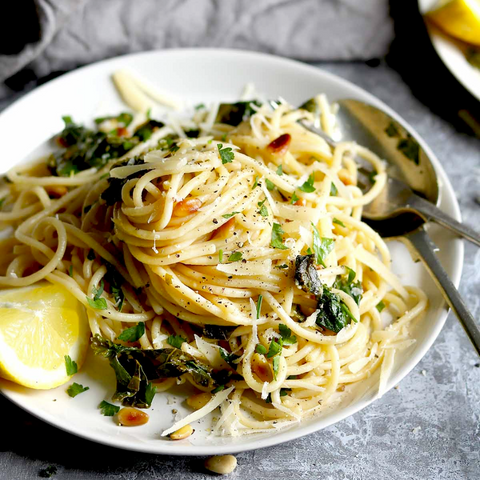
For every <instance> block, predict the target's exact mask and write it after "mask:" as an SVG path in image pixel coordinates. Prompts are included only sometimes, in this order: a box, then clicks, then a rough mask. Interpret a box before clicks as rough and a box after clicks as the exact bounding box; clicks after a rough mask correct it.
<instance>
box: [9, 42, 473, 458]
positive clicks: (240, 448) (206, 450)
mask: <svg viewBox="0 0 480 480" xmlns="http://www.w3.org/2000/svg"><path fill="white" fill-rule="evenodd" d="M192 54H194V55H214V56H215V55H218V56H222V55H226V54H227V55H229V56H230V57H232V56H238V57H243V58H247V59H248V57H250V58H255V59H261V60H264V61H265V62H272V63H277V64H283V65H284V66H286V67H290V68H293V69H296V70H300V71H302V70H303V71H304V72H306V73H308V74H315V75H317V76H318V77H319V80H321V79H322V78H323V79H324V80H325V79H327V80H328V81H331V82H334V83H336V84H338V85H340V86H342V87H345V88H347V89H349V90H350V91H353V92H355V93H358V94H359V95H360V96H361V97H366V98H368V101H369V102H370V103H372V104H373V105H376V106H378V107H380V108H382V109H383V110H384V111H385V112H387V113H388V114H389V115H391V116H392V117H393V118H394V119H395V120H397V121H398V122H399V123H400V124H401V125H403V126H405V127H407V128H408V129H409V130H410V131H411V132H412V133H413V134H414V135H415V137H416V138H417V139H418V141H419V143H420V145H421V147H422V148H423V149H424V150H425V152H426V153H427V155H428V156H429V157H430V158H431V159H432V163H433V165H434V167H435V171H436V173H437V175H438V177H439V180H440V192H443V191H444V190H445V191H446V192H448V194H449V196H450V197H451V198H452V199H453V201H452V203H451V207H452V209H453V216H454V218H456V219H457V220H459V221H460V220H461V214H460V207H459V204H458V201H457V199H456V196H455V193H454V190H453V187H452V185H451V183H450V180H449V179H448V176H447V174H446V172H445V170H444V169H443V167H442V165H441V163H440V161H439V160H438V158H437V157H436V155H435V154H434V153H433V151H432V150H431V149H430V147H429V146H428V145H427V144H426V142H425V141H424V140H423V138H422V137H421V136H420V135H419V134H418V132H417V131H416V130H415V129H414V128H413V127H412V126H411V125H410V124H409V123H408V122H407V121H405V120H404V119H403V118H402V117H400V115H398V114H397V113H396V112H395V111H393V110H392V109H391V108H390V107H389V106H388V105H387V104H385V103H384V102H383V101H382V100H380V99H379V98H377V97H376V96H374V95H372V94H371V93H369V92H368V91H366V90H364V89H363V88H361V87H359V86H357V85H355V84H354V83H352V82H350V81H349V80H346V79H344V78H342V77H340V76H338V75H335V74H333V73H331V72H328V71H325V70H323V69H322V68H319V67H316V66H313V65H308V64H305V63H302V62H299V61H296V60H292V59H288V58H284V57H280V56H277V55H271V54H267V53H260V52H253V51H247V50H237V49H217V48H176V49H168V50H150V51H147V52H137V53H130V54H126V55H120V56H116V57H113V58H109V59H106V60H101V61H98V62H94V63H91V64H88V65H85V66H83V67H80V68H78V69H75V70H73V71H71V72H67V73H65V74H62V75H60V76H59V77H57V78H55V79H53V80H50V81H49V82H46V83H45V84H43V85H41V86H39V87H37V88H34V89H33V90H32V91H30V92H29V93H27V94H25V95H24V96H22V97H21V98H20V99H18V100H17V101H15V102H13V103H12V104H11V105H9V106H8V107H7V108H6V109H5V110H3V111H2V112H1V113H0V121H2V120H3V119H4V118H5V117H8V115H10V112H11V111H14V110H15V109H16V108H18V106H19V105H22V104H23V103H25V102H29V101H30V98H32V97H35V96H38V95H42V94H43V91H44V90H45V89H47V88H52V86H54V85H56V84H57V83H59V82H62V81H64V79H65V78H71V77H73V76H81V75H82V74H83V73H84V72H85V71H88V70H90V69H92V70H93V69H95V68H97V67H99V66H100V65H108V64H109V63H115V62H118V61H119V60H120V59H122V60H125V61H127V62H128V59H130V58H133V57H141V56H145V57H148V56H151V57H155V56H164V55H166V56H169V55H173V56H175V55H192ZM452 242H454V246H456V249H457V255H458V259H457V260H458V261H456V262H455V264H454V267H453V274H452V276H451V279H452V281H453V283H454V284H455V286H456V287H457V288H458V285H459V283H460V278H461V273H462V269H463V263H464V244H463V241H461V240H458V239H452ZM448 313H449V310H448V309H445V308H444V309H442V311H441V312H440V314H439V316H438V318H437V320H436V325H435V328H433V329H432V330H431V332H430V335H429V337H428V339H427V340H425V341H424V344H423V346H422V348H421V349H419V351H418V352H416V353H415V355H412V357H411V358H410V359H408V360H407V361H405V362H404V364H402V365H401V366H400V368H399V369H398V370H397V371H396V372H395V373H394V374H393V375H392V377H390V379H389V382H388V386H387V389H386V390H385V393H386V392H387V391H389V390H390V389H391V388H392V387H393V386H394V385H395V384H396V383H398V382H399V381H401V380H403V379H404V378H405V377H406V376H407V375H408V374H409V373H410V371H411V370H412V369H413V368H414V367H415V366H416V365H417V364H418V363H419V362H420V361H421V360H422V359H423V357H424V356H425V354H426V353H427V352H428V350H429V349H430V348H431V346H432V344H433V343H434V341H435V340H436V339H437V337H438V335H439V333H440V331H441V330H442V328H443V326H444V324H445V321H446V318H447V315H448ZM0 380H1V379H0ZM0 394H2V396H4V397H5V398H7V399H8V400H10V401H11V402H12V403H14V404H15V405H17V406H18V407H20V408H22V409H23V410H25V411H27V412H28V413H30V414H32V415H33V416H35V417H37V418H39V419H40V420H42V421H45V422H47V423H49V424H50V425H52V426H54V427H56V428H60V429H61V430H63V431H66V432H68V433H71V434H74V435H76V436H78V437H81V438H84V439H87V440H90V441H94V442H96V443H100V444H104V445H107V446H110V447H116V448H120V449H123V450H129V451H138V452H144V453H150V454H161V455H182V456H197V455H216V454H225V453H240V452H245V451H249V450H254V449H258V448H265V447H270V446H274V445H279V444H281V443H285V442H287V441H291V440H295V439H297V438H301V437H304V436H306V435H309V434H311V433H314V432H316V431H319V430H322V429H324V428H327V427H329V426H331V425H333V424H335V423H337V422H339V421H341V420H343V419H345V418H347V417H349V416H351V415H353V414H355V413H357V412H359V411H360V410H363V409H364V408H365V407H367V406H368V405H370V404H371V403H373V402H374V401H375V400H377V398H378V397H377V396H376V395H375V396H372V398H369V399H365V398H363V399H361V400H359V401H358V402H357V403H356V405H355V406H354V407H352V406H350V405H349V406H346V407H345V408H343V409H341V410H340V411H337V412H335V413H333V414H332V415H330V416H329V417H328V418H327V419H323V422H321V424H320V425H319V424H318V422H311V423H310V424H308V425H306V426H304V427H303V428H302V429H299V430H290V429H286V430H285V431H279V432H278V433H276V434H275V433H274V434H273V435H271V436H269V437H262V438H258V439H254V440H252V441H251V442H250V443H248V444H237V445H235V444H226V445H188V446H186V445H179V446H178V447H172V446H169V447H167V448H165V445H164V444H163V442H161V441H159V443H158V444H156V445H151V444H144V443H141V442H131V441H130V443H129V442H128V440H124V439H121V438H115V437H109V436H108V434H106V433H103V432H102V433H101V434H100V432H96V431H91V430H87V431H85V432H84V431H76V430H74V429H73V426H72V425H71V424H69V423H67V422H65V421H64V420H63V419H59V418H57V417H55V416H54V415H52V414H50V413H49V412H45V411H43V410H40V409H38V410H37V409H36V408H34V407H32V406H30V405H28V406H25V405H23V404H22V403H21V402H20V401H17V400H16V399H15V398H11V396H9V395H8V392H7V391H4V389H3V388H2V384H1V383H0ZM252 438H253V437H252Z"/></svg>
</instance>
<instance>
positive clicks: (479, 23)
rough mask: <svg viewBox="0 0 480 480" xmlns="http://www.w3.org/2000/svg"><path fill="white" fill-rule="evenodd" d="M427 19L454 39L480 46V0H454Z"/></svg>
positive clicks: (431, 13)
mask: <svg viewBox="0 0 480 480" xmlns="http://www.w3.org/2000/svg"><path fill="white" fill-rule="evenodd" d="M426 17H427V18H428V19H430V20H431V21H432V22H433V23H435V25H437V26H438V27H439V28H441V29H442V30H443V31H444V32H446V33H448V34H449V35H451V36H452V37H455V38H458V39H459V40H463V41H464V42H468V43H472V44H474V45H478V46H480V0H452V1H449V2H448V3H445V2H443V4H442V5H441V6H440V7H438V8H436V9H435V10H432V11H431V12H428V13H427V14H426Z"/></svg>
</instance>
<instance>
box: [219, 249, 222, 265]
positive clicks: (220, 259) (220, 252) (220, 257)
mask: <svg viewBox="0 0 480 480" xmlns="http://www.w3.org/2000/svg"><path fill="white" fill-rule="evenodd" d="M218 261H219V263H223V250H222V249H220V250H219V251H218Z"/></svg>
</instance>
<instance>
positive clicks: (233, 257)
mask: <svg viewBox="0 0 480 480" xmlns="http://www.w3.org/2000/svg"><path fill="white" fill-rule="evenodd" d="M242 257H243V255H242V252H234V253H232V254H231V255H230V256H229V257H228V261H229V262H238V261H239V260H241V259H242Z"/></svg>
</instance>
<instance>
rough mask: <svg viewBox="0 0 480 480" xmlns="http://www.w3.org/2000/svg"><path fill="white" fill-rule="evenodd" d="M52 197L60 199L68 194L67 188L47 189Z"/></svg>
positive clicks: (59, 186)
mask: <svg viewBox="0 0 480 480" xmlns="http://www.w3.org/2000/svg"><path fill="white" fill-rule="evenodd" d="M45 190H46V191H47V193H48V195H49V196H50V197H54V198H60V197H63V196H64V195H66V194H67V193H68V189H67V187H64V186H63V185H51V186H49V187H47V188H46V189H45Z"/></svg>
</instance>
